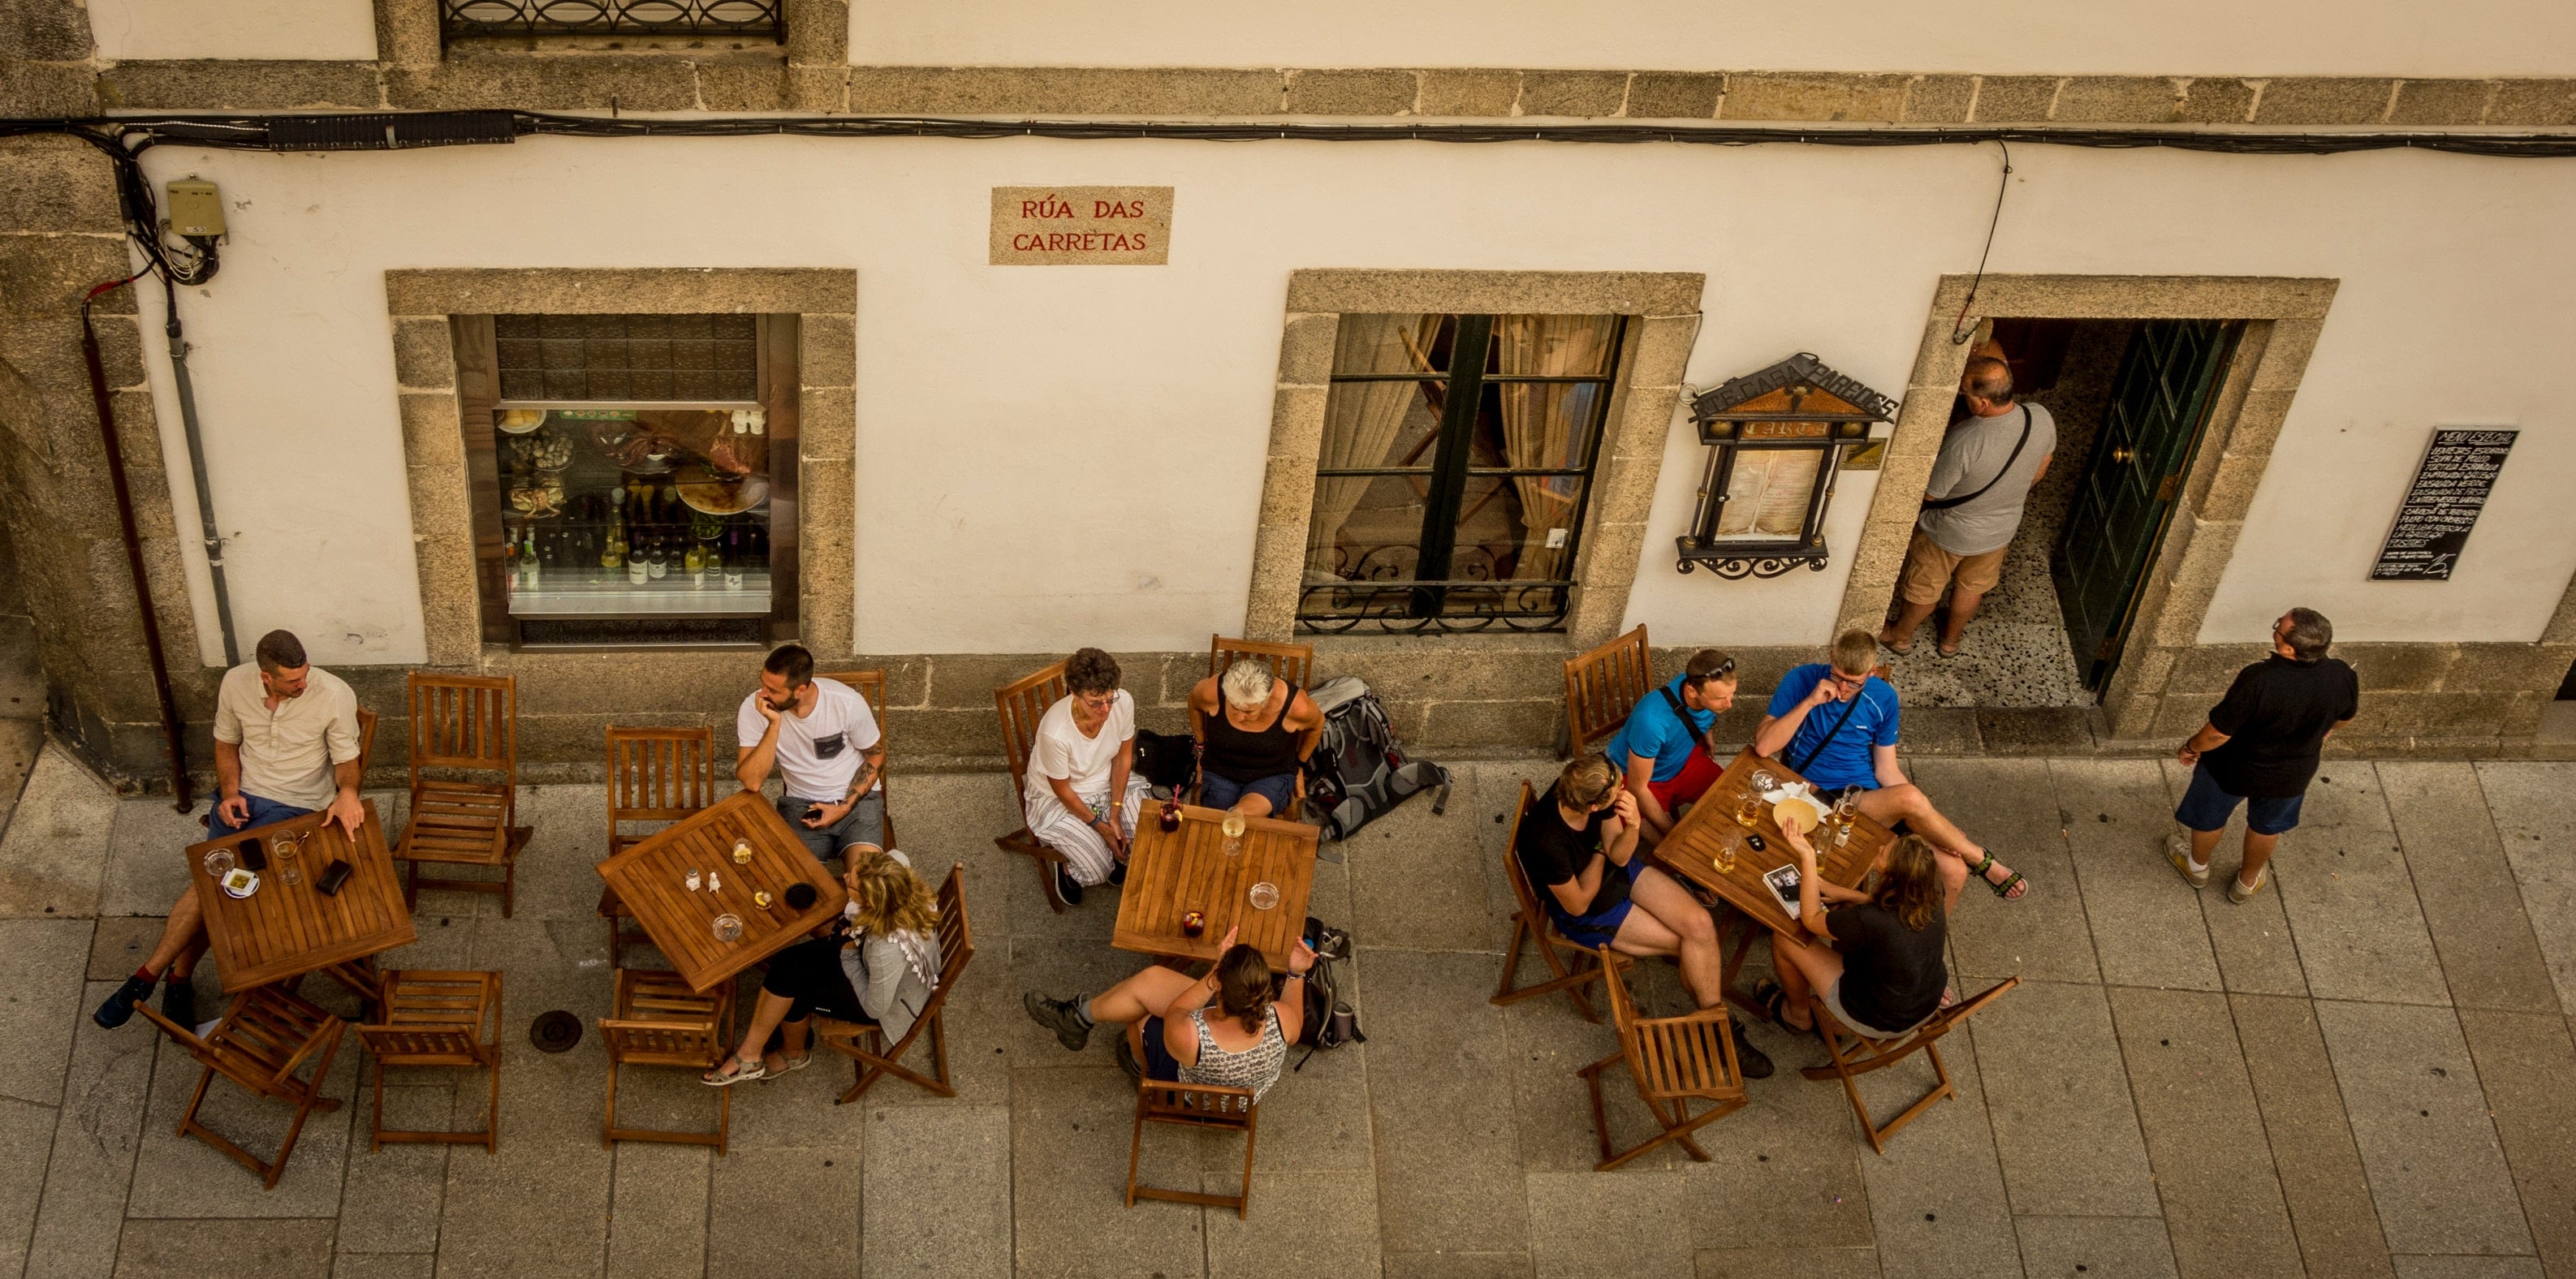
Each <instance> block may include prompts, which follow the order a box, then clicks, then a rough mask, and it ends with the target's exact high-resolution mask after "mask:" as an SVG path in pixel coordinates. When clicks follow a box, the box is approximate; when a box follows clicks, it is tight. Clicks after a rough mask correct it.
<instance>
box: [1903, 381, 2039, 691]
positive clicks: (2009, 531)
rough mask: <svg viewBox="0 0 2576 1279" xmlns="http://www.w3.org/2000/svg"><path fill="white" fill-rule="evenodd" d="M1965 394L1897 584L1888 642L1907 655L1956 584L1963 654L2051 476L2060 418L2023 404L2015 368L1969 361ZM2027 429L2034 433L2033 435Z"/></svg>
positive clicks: (1945, 633) (1953, 617)
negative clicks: (2034, 499) (2036, 489)
mask: <svg viewBox="0 0 2576 1279" xmlns="http://www.w3.org/2000/svg"><path fill="white" fill-rule="evenodd" d="M1959 394H1960V395H1961V396H1963V397H1965V398H1966V400H1967V402H1968V416H1967V417H1966V418H1964V419H1962V420H1961V421H1960V422H1959V424H1958V425H1956V426H1953V427H1951V428H1950V434H1949V436H1948V438H1946V439H1944V440H1942V441H1941V454H1940V456H1939V457H1938V458H1936V459H1934V460H1933V463H1932V479H1931V481H1930V482H1929V483H1928V484H1926V485H1925V486H1924V493H1923V498H1924V501H1923V515H1922V517H1921V518H1920V519H1918V520H1917V521H1916V522H1915V525H1914V543H1913V545H1911V546H1909V547H1907V548H1906V552H1905V571H1904V572H1903V574H1902V575H1901V576H1900V577H1899V579H1898V582H1897V595H1898V596H1899V598H1900V599H1901V600H1902V601H1903V607H1901V608H1899V609H1898V610H1897V614H1896V620H1895V621H1893V622H1890V623H1888V625H1887V629H1886V630H1884V631H1881V632H1879V635H1878V642H1879V643H1881V644H1884V645H1886V646H1887V648H1888V651H1890V652H1893V653H1895V654H1897V655H1899V656H1903V655H1904V654H1907V653H1911V652H1913V651H1914V632H1915V629H1916V628H1917V627H1920V626H1921V625H1923V620H1924V619H1925V618H1928V617H1930V616H1931V615H1932V609H1933V607H1934V606H1935V605H1938V604H1939V603H1940V602H1941V592H1942V591H1943V590H1944V589H1948V590H1949V591H1950V614H1949V617H1948V618H1947V619H1945V620H1944V621H1943V622H1942V624H1941V639H1940V645H1939V652H1940V654H1941V656H1943V657H1953V656H1956V655H1957V654H1958V652H1959V636H1960V634H1961V632H1964V631H1965V630H1967V629H1968V619H1970V618H1972V617H1975V616H1976V615H1977V606H1978V605H1980V604H1982V603H1984V602H1985V598H1986V592H1988V591H1991V590H1993V589H1995V583H1997V582H1999V581H2001V580H2003V567H2004V552H2005V551H2006V550H2007V549H2009V548H2010V547H2011V546H2012V540H2013V533H2014V532H2015V531H2016V530H2018V529H2020V528H2021V512H2022V503H2023V502H2024V501H2025V500H2026V499H2028V498H2029V496H2030V489H2031V486H2032V485H2034V484H2037V483H2038V482H2039V479H2040V477H2041V476H2043V475H2046V474H2047V473H2048V463H2049V459H2050V457H2051V456H2052V455H2054V454H2055V453H2056V451H2057V423H2056V422H2055V420H2053V419H2051V418H2050V417H2049V416H2048V410H2046V409H2044V408H2041V407H2039V406H2038V405H2036V404H2028V403H2017V402H2015V399H2014V396H2013V384H2012V368H2011V366H2009V365H2007V364H2005V363H2004V362H2003V361H2002V360H1999V359H1996V358H1995V357H1993V356H1990V355H1975V356H1971V357H1969V359H1968V368H1967V371H1966V372H1965V373H1963V374H1961V375H1960V378H1959ZM2025 432H2027V434H2025Z"/></svg>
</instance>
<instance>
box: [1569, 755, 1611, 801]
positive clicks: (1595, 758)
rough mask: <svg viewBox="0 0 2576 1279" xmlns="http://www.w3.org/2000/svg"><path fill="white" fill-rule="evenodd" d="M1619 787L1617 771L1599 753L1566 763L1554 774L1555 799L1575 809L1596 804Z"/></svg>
mask: <svg viewBox="0 0 2576 1279" xmlns="http://www.w3.org/2000/svg"><path fill="white" fill-rule="evenodd" d="M1618 786H1619V770H1618V769H1616V768H1613V767H1611V766H1610V757H1609V756H1607V755H1604V754H1602V753H1601V752H1599V751H1594V752H1592V753H1591V754H1589V755H1577V756H1575V757H1574V758H1573V759H1570V760H1567V761H1566V763H1565V768H1564V770H1563V771H1561V772H1559V773H1558V774H1557V775H1556V797H1557V798H1558V799H1561V800H1564V801H1565V802H1567V803H1569V804H1573V805H1574V806H1576V807H1578V808H1590V807H1592V806H1593V805H1595V804H1598V803H1600V802H1601V801H1602V799H1603V798H1604V797H1605V796H1607V795H1609V793H1610V792H1611V791H1613V790H1616V789H1618Z"/></svg>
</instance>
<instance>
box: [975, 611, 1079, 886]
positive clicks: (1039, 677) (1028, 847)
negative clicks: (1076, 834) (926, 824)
mask: <svg viewBox="0 0 2576 1279" xmlns="http://www.w3.org/2000/svg"><path fill="white" fill-rule="evenodd" d="M1066 691H1067V686H1066V684H1065V680H1064V663H1062V662H1056V663H1053V664H1051V665H1049V666H1046V667H1044V668H1041V669H1039V670H1036V671H1032V672H1030V673H1029V674H1027V675H1025V676H1022V677H1021V678H1019V679H1016V680H1013V681H1011V682H1010V683H1008V684H1005V685H1003V686H1001V687H1000V688H997V689H994V690H993V714H994V716H995V717H996V718H998V719H1000V720H1001V722H1002V757H1003V758H1004V759H1005V760H1007V761H1009V763H1010V767H1011V774H1010V784H1011V801H1012V802H1011V809H1012V811H1014V812H1018V813H1021V814H1022V817H1021V823H1020V825H1019V826H1018V827H1017V828H1016V829H1014V830H1012V831H1011V833H1010V834H1007V835H997V836H994V838H993V846H994V847H996V848H999V849H1001V850H1002V851H1003V852H1006V853H1018V854H1020V855H1021V856H1023V857H1026V858H1028V859H1029V861H1030V862H1031V864H1033V865H1034V866H1036V867H1037V872H1038V884H1039V887H1040V891H1042V892H1044V893H1045V894H1046V903H1047V906H1048V907H1049V908H1050V909H1052V910H1054V911H1055V912H1056V913H1057V914H1063V913H1064V905H1065V903H1064V898H1063V897H1062V896H1060V895H1058V893H1057V890H1056V882H1055V876H1056V867H1057V865H1058V864H1060V863H1062V862H1063V861H1064V854H1062V853H1059V852H1057V851H1056V850H1055V849H1053V848H1052V847H1049V846H1048V844H1047V842H1046V841H1045V840H1042V839H1039V838H1038V837H1037V835H1036V834H1034V833H1033V832H1031V831H1030V830H1029V828H1028V820H1027V816H1026V810H1025V809H1024V808H1023V807H1022V806H1021V804H1020V802H1019V798H1020V793H1021V788H1022V787H1024V786H1026V785H1027V784H1028V779H1029V754H1030V752H1032V751H1033V750H1035V749H1036V748H1037V740H1038V721H1040V720H1042V719H1045V718H1046V713H1047V708H1049V707H1051V706H1054V705H1055V704H1056V703H1057V702H1060V701H1062V700H1064V697H1065V694H1066Z"/></svg>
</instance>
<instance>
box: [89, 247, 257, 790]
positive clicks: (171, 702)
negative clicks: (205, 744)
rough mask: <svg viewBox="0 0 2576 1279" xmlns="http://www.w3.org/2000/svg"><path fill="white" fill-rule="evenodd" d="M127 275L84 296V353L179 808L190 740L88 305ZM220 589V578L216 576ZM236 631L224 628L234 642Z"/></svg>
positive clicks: (183, 382) (182, 387) (183, 392)
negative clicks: (145, 561)
mask: <svg viewBox="0 0 2576 1279" xmlns="http://www.w3.org/2000/svg"><path fill="white" fill-rule="evenodd" d="M133 280H134V277H132V276H127V277H126V278H125V279H122V280H118V281H116V282H115V283H112V284H102V285H100V286H98V287H97V288H94V289H91V290H90V291H89V296H88V297H84V298H82V299H81V358H82V359H83V360H85V361H86V362H87V363H88V364H89V395H90V403H91V404H92V405H93V406H94V407H95V408H96V409H97V411H98V431H99V437H100V439H101V441H102V442H103V443H104V444H106V446H107V480H108V485H109V487H111V488H113V489H114V490H115V491H116V518H117V522H118V523H119V524H120V525H122V526H123V528H124V532H125V565H126V568H127V569H129V570H131V571H132V572H133V574H134V599H135V603H136V604H137V605H138V606H140V608H141V610H142V621H143V647H144V649H145V650H146V651H148V652H149V653H150V654H151V657H152V691H153V692H154V693H155V694H157V695H159V697H160V699H161V733H162V736H163V737H164V738H165V739H166V740H167V741H168V743H169V747H170V791H171V794H172V796H173V797H174V799H175V800H176V803H175V805H174V807H176V808H177V809H178V810H179V811H180V812H183V813H184V812H187V811H188V810H189V809H190V808H192V807H194V806H195V805H196V794H195V792H194V790H193V789H192V788H191V787H190V785H189V783H188V745H187V739H186V738H185V737H184V736H182V735H181V729H180V721H179V701H178V698H176V697H174V696H172V694H171V692H170V663H169V661H168V660H167V659H166V658H164V657H163V656H162V654H161V618H160V615H159V614H158V613H157V612H155V611H154V609H153V607H152V582H151V579H150V578H148V577H146V576H144V573H143V537H142V535H141V534H140V533H138V532H136V531H135V527H134V491H133V490H132V489H131V488H129V487H127V485H126V482H125V449H124V447H123V445H122V444H121V443H120V442H119V441H118V439H117V435H116V409H115V406H114V404H113V402H112V401H110V400H109V398H108V394H107V369H106V367H105V365H103V364H102V363H101V362H100V360H99V355H98V330H97V329H96V328H95V327H93V326H92V325H91V324H90V318H89V305H90V303H91V302H92V301H93V300H95V299H96V298H97V297H98V295H99V294H102V293H105V292H107V291H108V290H110V289H115V288H121V287H123V286H125V285H127V284H130V283H133ZM170 330H171V333H172V341H173V342H174V343H175V342H176V341H177V336H176V335H177V333H178V323H177V321H175V320H173V321H172V322H171V326H170ZM187 385H188V383H187V375H186V374H184V373H183V374H181V375H180V382H179V386H180V394H181V396H182V397H183V402H184V397H185V395H186V394H187V390H186V388H187ZM203 474H204V473H203V472H202V471H200V472H199V479H198V485H199V491H200V492H203V486H204V483H205V481H204V478H203ZM216 581H217V583H218V586H217V589H218V590H220V589H221V585H220V583H221V581H222V579H221V578H217V579H216ZM231 638H232V637H231V633H230V631H229V630H227V631H226V633H225V643H226V646H227V647H229V646H230V643H231Z"/></svg>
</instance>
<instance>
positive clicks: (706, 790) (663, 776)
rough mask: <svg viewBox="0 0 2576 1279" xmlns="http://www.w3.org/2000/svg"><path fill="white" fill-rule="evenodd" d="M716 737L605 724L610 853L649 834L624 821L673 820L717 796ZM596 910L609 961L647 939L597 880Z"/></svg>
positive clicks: (612, 891)
mask: <svg viewBox="0 0 2576 1279" xmlns="http://www.w3.org/2000/svg"><path fill="white" fill-rule="evenodd" d="M715 741H716V735H715V730H714V729H709V728H618V727H616V726H614V725H611V726H610V727H609V729H608V855H609V856H611V857H615V856H616V855H618V854H619V853H622V852H625V851H626V849H627V848H628V846H630V845H633V844H637V843H640V842H642V841H643V840H644V839H645V838H646V836H647V835H648V834H650V832H633V833H630V832H628V831H627V829H626V824H627V823H629V822H660V823H669V822H676V821H679V820H681V819H682V818H686V817H691V816H695V815H696V814H697V813H698V811H699V810H701V809H703V808H705V807H706V806H708V805H709V804H713V803H714V802H716V791H715V762H714V761H715ZM599 915H600V918H602V919H605V920H607V921H608V966H609V967H611V968H623V967H625V966H626V959H625V946H626V944H627V943H629V942H645V941H650V940H651V939H650V938H648V937H646V936H645V935H644V933H643V931H642V930H641V929H638V930H636V931H634V932H631V933H630V932H628V931H627V929H628V925H627V922H626V921H628V920H630V919H633V918H635V912H634V911H632V910H629V909H627V907H626V903H625V902H622V901H620V900H618V897H617V889H616V888H615V887H614V886H611V885H607V884H602V885H601V886H600V889H599Z"/></svg>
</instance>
